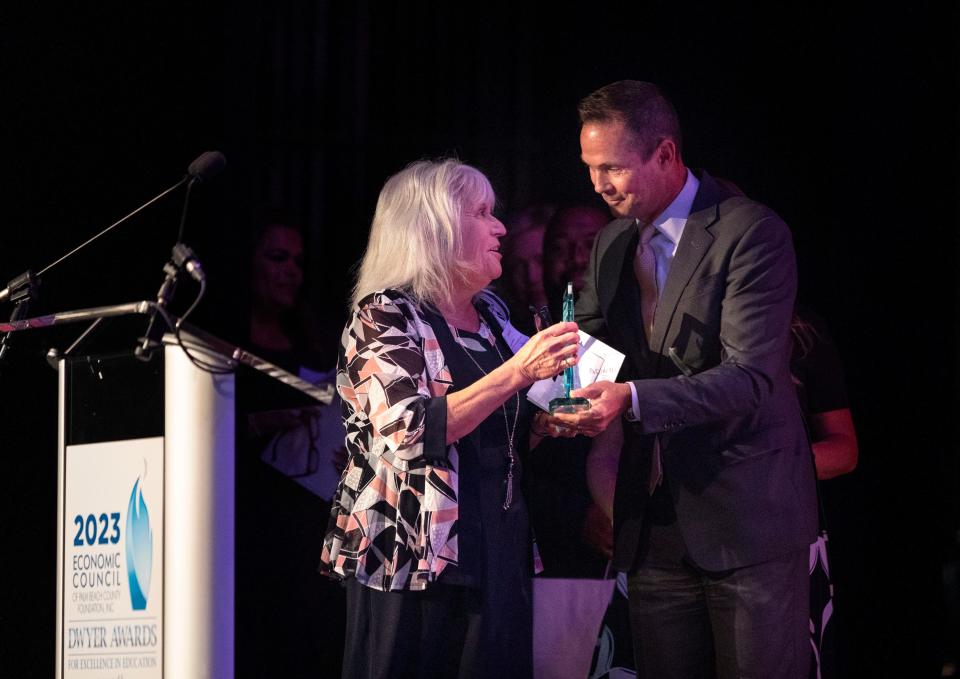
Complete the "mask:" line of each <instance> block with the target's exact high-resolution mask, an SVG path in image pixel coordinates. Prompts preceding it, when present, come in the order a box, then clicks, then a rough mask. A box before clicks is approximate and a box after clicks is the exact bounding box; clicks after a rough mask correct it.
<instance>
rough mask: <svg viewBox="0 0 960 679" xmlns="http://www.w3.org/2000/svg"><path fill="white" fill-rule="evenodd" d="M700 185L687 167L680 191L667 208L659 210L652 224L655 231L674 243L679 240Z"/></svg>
mask: <svg viewBox="0 0 960 679" xmlns="http://www.w3.org/2000/svg"><path fill="white" fill-rule="evenodd" d="M699 187H700V180H698V179H697V178H696V177H694V176H693V173H692V172H691V171H690V169H689V168H688V169H687V180H686V182H684V184H683V188H682V189H680V193H678V194H677V197H676V198H674V199H673V202H672V203H670V204H669V205H668V206H667V208H666V209H665V210H664V211H663V212H661V213H660V214H659V215H658V216H657V218H656V219H654V220H653V225H654V227H656V229H657V231H659V232H660V233H662V234H663V235H664V236H666V237H667V238H669V239H670V240H671V241H673V243H674V245H676V244H677V243H679V242H680V236H682V235H683V227H684V226H685V225H686V223H687V218H689V217H690V208H691V207H692V206H693V199H694V198H695V197H696V195H697V189H698V188H699Z"/></svg>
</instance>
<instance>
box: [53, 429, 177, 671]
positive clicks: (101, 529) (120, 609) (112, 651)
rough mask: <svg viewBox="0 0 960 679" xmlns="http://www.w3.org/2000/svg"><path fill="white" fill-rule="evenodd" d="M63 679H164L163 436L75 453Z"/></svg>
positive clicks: (70, 457)
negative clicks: (99, 678)
mask: <svg viewBox="0 0 960 679" xmlns="http://www.w3.org/2000/svg"><path fill="white" fill-rule="evenodd" d="M64 481H65V483H64V512H63V515H62V519H63V521H64V525H63V527H62V535H63V538H64V540H63V553H64V569H63V571H62V573H61V576H62V578H63V582H62V584H61V587H62V592H63V602H62V605H63V677H64V679H74V678H79V677H92V676H121V675H122V676H123V677H124V679H160V678H161V677H162V676H163V654H162V648H163V638H162V635H163V549H162V545H161V544H160V541H161V539H162V536H163V438H161V437H156V438H145V439H133V440H127V441H110V442H105V443H88V444H85V445H76V446H67V447H66V469H65V477H64Z"/></svg>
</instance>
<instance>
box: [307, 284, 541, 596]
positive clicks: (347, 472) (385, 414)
mask: <svg viewBox="0 0 960 679" xmlns="http://www.w3.org/2000/svg"><path fill="white" fill-rule="evenodd" d="M479 298H480V299H479V300H478V301H480V302H481V303H485V304H486V305H487V308H488V309H489V310H490V311H491V312H492V313H493V314H494V315H495V316H496V317H497V319H498V320H499V321H500V324H501V327H502V328H504V339H505V340H506V341H507V344H508V345H510V347H511V349H512V350H514V351H516V350H517V349H518V348H519V346H521V345H522V343H523V342H524V341H525V340H526V337H525V336H524V335H521V334H520V333H518V332H517V331H516V330H515V329H513V327H512V326H510V325H509V322H508V320H507V312H506V306H505V305H504V303H503V302H502V301H501V300H500V299H499V298H497V297H496V296H495V295H493V294H492V293H490V292H488V291H483V292H481V293H480V295H479ZM481 326H482V327H481V332H483V329H484V328H485V329H486V332H485V334H487V335H488V339H492V336H491V331H490V329H489V328H488V327H487V325H486V323H481ZM451 386H452V382H451V374H450V370H449V369H448V368H447V365H446V361H445V359H444V356H443V352H442V351H441V349H440V345H439V343H438V342H437V338H436V334H435V333H434V331H433V328H432V327H431V326H430V324H429V322H428V321H427V320H426V318H425V317H424V315H423V313H422V311H421V309H420V307H419V305H418V304H417V302H416V301H414V300H413V299H412V298H410V297H409V296H407V295H406V294H404V293H403V292H400V291H397V290H385V291H380V292H375V293H372V294H370V295H368V296H367V297H365V298H364V299H363V300H361V301H360V303H359V304H358V305H357V307H356V308H355V309H354V310H353V314H352V316H351V319H350V322H349V323H348V324H347V326H346V328H345V329H344V331H343V335H342V337H341V353H340V357H339V359H338V361H337V391H338V392H339V394H340V398H341V399H342V404H343V405H342V409H343V410H342V412H343V422H344V427H345V429H346V448H347V454H348V459H347V466H346V468H345V469H344V470H343V475H342V476H341V478H340V483H339V485H338V486H337V490H336V492H335V493H334V496H333V506H332V508H331V512H330V523H329V525H328V529H327V534H326V537H325V539H324V544H323V551H322V554H321V557H320V562H321V563H320V571H321V572H324V573H327V574H328V575H332V576H334V577H340V578H346V577H355V578H356V579H357V581H358V582H359V583H361V584H363V585H366V586H368V587H372V588H374V589H378V590H382V591H397V590H421V589H424V588H425V587H426V586H427V585H428V583H430V582H433V581H434V580H436V579H437V578H438V577H439V576H440V574H441V573H442V572H443V571H444V569H445V568H446V567H447V566H449V565H451V564H452V565H454V566H455V565H456V564H457V516H458V513H457V496H458V490H459V485H458V469H459V463H458V460H459V458H458V452H457V446H456V444H455V443H454V444H451V445H449V446H447V445H446V430H447V421H446V420H447V404H446V396H445V395H446V393H447V391H448V389H449V388H450V387H451Z"/></svg>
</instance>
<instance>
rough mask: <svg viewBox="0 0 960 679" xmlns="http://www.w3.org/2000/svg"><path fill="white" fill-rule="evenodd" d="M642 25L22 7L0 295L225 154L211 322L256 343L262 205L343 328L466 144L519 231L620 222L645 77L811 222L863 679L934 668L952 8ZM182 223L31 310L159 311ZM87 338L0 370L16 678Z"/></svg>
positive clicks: (947, 370)
mask: <svg viewBox="0 0 960 679" xmlns="http://www.w3.org/2000/svg"><path fill="white" fill-rule="evenodd" d="M633 4H635V5H636V7H635V8H634V9H633V10H632V11H631V12H630V13H628V14H623V13H622V8H621V7H618V6H615V5H604V4H601V3H590V4H589V5H584V6H582V7H578V8H570V9H561V6H560V5H544V6H541V7H537V6H526V5H522V4H521V3H513V5H512V6H507V7H503V6H494V5H488V4H465V5H457V6H454V5H452V4H451V5H448V4H441V3H436V4H434V3H419V4H416V5H415V6H408V7H401V6H399V4H392V3H390V4H387V3H375V2H369V1H363V2H361V1H358V2H351V3H331V2H318V3H303V2H293V1H287V2H282V1H280V2H275V3H273V4H272V5H271V6H270V7H269V8H266V7H263V8H259V9H258V8H256V7H255V6H253V5H246V4H242V5H239V6H234V5H231V4H228V3H186V2H176V1H172V2H164V3H156V2H145V3H133V5H135V6H129V7H128V6H120V5H119V4H118V5H117V6H115V7H105V6H103V5H102V4H100V3H91V4H89V5H86V6H74V7H73V8H72V9H69V10H63V9H60V10H56V11H54V10H53V9H52V8H51V7H49V6H45V7H42V8H40V7H38V8H37V9H35V10H10V9H6V8H5V9H3V10H2V12H3V16H2V17H0V19H2V21H0V38H2V43H0V45H2V53H0V59H2V60H0V64H2V67H0V92H2V95H0V97H2V98H0V102H2V103H0V111H2V114H0V115H2V117H0V123H2V124H0V148H2V149H3V156H2V161H0V162H2V166H3V173H4V174H3V182H2V187H0V192H2V193H0V196H2V203H0V210H2V212H0V228H2V234H3V236H2V240H0V279H2V281H4V282H5V281H6V280H8V279H9V278H12V277H13V276H15V275H17V274H19V273H22V272H23V271H24V270H25V269H27V268H32V269H33V270H35V271H36V270H39V269H41V268H43V267H44V266H46V265H47V264H49V263H50V262H52V261H53V260H55V259H56V258H57V257H59V256H60V255H61V254H63V253H65V252H67V251H68V250H70V249H71V248H73V247H74V246H76V245H78V244H79V243H80V242H82V241H83V240H85V239H86V238H87V237H89V236H91V235H93V234H94V233H96V232H97V231H99V230H100V229H102V228H104V227H105V226H107V225H109V224H110V223H112V222H113V221H115V220H116V219H118V218H119V217H121V216H122V215H124V214H126V213H127V212H129V211H131V210H132V209H134V208H135V207H137V206H138V205H140V204H141V203H143V202H145V201H146V200H147V199H149V198H150V197H152V196H153V195H155V194H157V193H159V192H160V191H161V190H162V189H164V188H166V187H167V186H170V185H172V184H173V183H174V182H176V181H177V180H178V179H179V178H180V177H181V176H182V173H183V171H184V170H185V168H186V166H187V164H188V163H189V162H190V161H191V160H192V159H193V158H194V157H195V156H197V155H198V154H199V153H200V152H202V151H205V150H208V149H219V150H221V151H222V152H223V153H224V154H225V155H226V157H227V159H228V167H227V169H226V171H225V172H224V173H223V175H222V176H221V177H219V178H218V179H217V180H216V181H215V182H213V183H211V184H209V185H207V186H203V187H201V189H199V190H198V191H196V192H195V195H194V199H193V202H192V206H191V212H190V217H189V220H188V223H187V229H186V237H185V241H186V242H187V243H189V244H190V245H191V246H193V248H194V249H195V250H196V251H197V253H198V255H199V257H200V258H201V260H202V261H203V263H204V265H205V267H206V269H207V271H208V274H209V278H210V291H209V297H208V299H207V301H206V302H204V304H203V306H202V307H201V308H200V309H199V310H198V312H197V317H196V320H197V322H198V323H199V324H200V325H202V326H204V327H207V328H209V329H210V330H213V331H215V332H220V333H222V334H225V335H230V334H231V333H232V332H235V329H236V328H237V327H242V322H238V320H237V319H242V318H243V314H244V309H245V307H246V299H247V292H246V280H245V278H246V276H245V273H246V268H247V253H248V250H249V234H250V230H251V228H252V226H253V222H254V217H253V215H254V214H256V210H257V209H258V208H259V207H261V206H263V205H265V204H275V205H282V206H284V207H285V208H286V209H287V210H288V211H289V212H290V213H291V214H292V215H293V216H294V218H295V219H296V220H297V221H298V222H299V223H300V224H301V225H302V226H303V227H304V229H305V230H306V233H307V238H308V258H309V262H308V267H307V268H308V285H309V290H310V296H311V299H312V301H313V303H314V307H315V308H316V310H317V311H318V312H319V313H320V314H321V315H323V316H325V317H327V318H329V319H330V322H331V323H332V324H341V323H342V320H343V318H344V308H345V298H346V294H347V290H348V287H349V275H350V267H351V265H352V264H353V263H354V262H355V261H356V260H357V259H358V257H359V256H360V254H361V252H362V247H363V244H364V242H365V239H366V233H367V227H368V224H369V220H370V217H371V215H372V212H373V207H374V204H375V200H376V195H377V193H378V191H379V188H380V186H381V185H382V183H383V181H384V180H385V179H386V177H387V176H388V175H389V174H391V173H392V172H394V171H396V170H398V169H400V168H401V167H403V166H404V165H405V164H406V163H407V162H409V161H411V160H414V159H416V158H419V157H425V156H438V155H447V154H456V155H458V156H459V157H460V158H461V159H462V160H464V161H466V162H469V163H471V164H474V165H476V166H478V167H479V168H481V169H482V170H483V171H485V172H486V173H487V174H488V176H489V177H490V178H491V180H492V182H493V184H494V186H495V188H496V189H497V191H498V198H499V202H500V209H501V213H502V215H507V214H509V213H510V212H511V211H512V210H515V209H517V208H520V207H523V206H525V205H528V204H530V203H533V202H538V201H549V202H556V203H578V202H586V203H589V204H595V205H599V204H600V203H599V200H598V199H597V198H596V197H595V196H594V195H593V193H592V190H591V188H590V185H589V183H588V181H587V177H586V173H585V172H584V170H583V169H582V168H581V166H580V162H579V157H578V156H579V147H578V136H577V135H578V125H577V122H576V112H575V107H576V103H577V101H578V100H579V99H580V98H581V97H582V96H584V95H585V94H587V93H589V92H590V91H592V90H593V89H595V88H597V87H599V86H601V85H604V84H606V83H608V82H611V81H614V80H618V79H621V78H636V79H643V80H651V81H653V82H656V83H658V84H660V85H661V86H662V87H663V88H664V89H665V90H666V91H667V93H668V94H669V95H670V96H671V97H672V98H673V99H674V101H675V103H676V106H677V109H678V111H679V114H680V118H681V122H682V124H683V127H684V132H685V149H684V150H685V159H686V161H687V163H688V165H690V166H693V167H705V168H707V169H709V170H710V171H711V172H712V173H713V174H715V175H719V176H723V177H727V178H729V179H731V180H733V181H735V182H736V183H737V184H739V185H740V186H741V187H742V188H743V189H744V190H745V191H746V192H747V193H748V194H749V195H751V196H753V197H755V198H757V199H759V200H761V201H763V202H765V203H767V204H769V205H771V206H772V207H773V208H774V209H776V210H777V211H778V212H779V213H780V214H781V216H783V217H784V219H785V220H786V221H787V223H788V224H790V225H791V227H792V228H793V231H794V237H795V241H796V245H797V251H798V257H799V263H800V272H801V295H802V298H803V300H804V301H805V302H806V303H808V304H810V305H811V306H813V307H814V308H815V309H817V310H818V311H819V313H820V315H821V316H823V317H824V318H825V319H826V321H827V323H828V324H829V326H830V328H831V330H832V333H833V335H834V338H835V340H836V342H837V344H838V346H839V349H840V351H841V354H842V356H843V358H844V363H845V368H846V378H847V383H848V387H849V391H850V399H851V405H852V409H853V413H854V418H855V422H856V424H857V429H858V434H859V437H860V451H861V453H860V455H861V456H860V465H859V467H858V469H857V471H856V472H854V473H853V474H852V475H850V476H849V477H847V478H843V479H838V480H836V481H833V482H831V483H830V484H828V486H829V487H828V488H827V489H826V492H827V494H828V500H829V510H830V514H831V516H829V517H828V520H829V521H830V523H831V528H832V539H831V547H832V548H834V549H835V562H836V563H835V565H834V569H835V573H834V574H835V577H836V579H837V588H838V589H837V606H838V611H837V615H838V622H839V628H838V629H839V634H840V644H841V653H842V659H843V662H844V666H845V668H846V675H847V676H864V677H867V676H870V677H872V676H877V677H879V676H915V677H921V676H939V671H940V665H941V662H942V657H941V653H942V648H943V647H944V642H943V640H942V638H941V637H942V636H943V635H944V634H945V632H944V623H943V621H944V613H943V608H942V602H943V596H942V593H941V567H942V564H943V563H944V561H945V560H946V559H948V558H951V557H952V558H954V559H955V558H956V550H957V547H956V531H957V523H958V509H957V506H958V505H957V503H958V500H957V497H958V472H957V469H958V465H957V457H956V449H957V433H958V432H957V401H956V397H955V391H956V389H955V388H956V385H957V382H958V380H957V376H958V375H957V362H956V357H957V319H958V314H957V311H958V309H957V300H958V296H957V290H958V279H957V269H956V263H957V262H956V259H957V253H958V240H957V227H958V223H957V217H958V210H957V200H956V197H957V188H958V186H957V184H958V182H957V179H958V177H957V171H956V161H957V151H958V145H957V120H958V108H957V105H956V96H955V95H956V92H957V88H958V68H957V66H958V61H957V38H958V30H957V29H958V21H957V18H958V17H957V13H956V11H955V10H954V11H952V12H951V11H942V12H941V11H939V10H938V11H936V12H935V11H934V10H932V9H927V8H926V6H925V5H924V4H923V3H920V4H918V5H912V6H910V7H907V6H906V5H903V6H898V7H895V8H891V9H880V8H879V5H875V6H867V7H865V8H863V9H856V8H846V9H844V8H838V7H831V6H828V5H826V4H822V5H821V4H818V3H815V4H812V5H811V4H808V3H805V4H802V5H795V6H794V7H795V9H787V8H780V9H777V10H770V9H767V10H757V9H756V8H753V9H751V10H750V11H746V10H741V11H731V10H729V9H727V10H723V11H721V10H719V9H716V8H711V9H707V8H700V7H695V6H692V5H683V6H678V5H677V3H633ZM932 4H933V3H931V5H932ZM181 206H182V194H181V193H178V194H176V195H175V196H172V197H170V198H169V199H167V200H166V201H164V202H163V203H162V204H158V205H157V206H154V207H152V208H151V209H149V211H146V212H145V213H143V214H142V215H140V216H138V217H137V218H135V220H133V221H132V222H130V223H128V224H125V225H123V226H121V227H119V228H118V229H117V230H115V231H114V232H112V233H111V234H110V235H109V236H107V237H106V238H104V239H103V240H102V241H100V242H98V243H96V244H95V245H93V246H92V247H91V248H89V249H88V250H86V251H84V252H82V253H81V254H79V255H77V256H76V257H74V258H73V259H71V260H69V261H68V262H66V263H64V264H62V265H60V266H58V267H56V268H54V269H53V270H51V271H50V272H48V273H47V274H46V275H45V276H44V277H43V285H42V288H41V297H40V302H39V304H38V305H37V306H36V307H35V309H34V311H35V312H36V313H49V312H53V311H59V310H65V309H71V308H79V307H90V306H96V305H100V304H111V303H119V302H125V301H132V300H138V299H142V298H151V297H153V296H154V294H155V293H156V289H157V287H158V286H159V284H160V282H161V281H162V278H163V274H162V271H161V268H162V265H163V263H164V262H165V261H166V260H167V258H168V256H169V248H170V246H172V245H173V243H174V241H175V239H176V234H177V226H178V220H179V211H180V208H181ZM192 293H193V290H192V289H187V286H186V285H184V287H183V289H182V290H181V291H180V294H179V295H178V297H177V301H176V302H175V305H174V306H175V310H176V309H178V308H180V309H182V307H183V306H184V305H185V304H186V303H187V302H189V300H190V298H191V297H192ZM9 313H10V306H9V304H4V305H0V314H3V316H4V317H7V315H8V314H9ZM139 330H142V328H141V329H139ZM78 332H79V328H70V329H68V330H66V331H62V330H48V331H38V332H33V333H29V334H21V335H19V336H17V337H16V338H15V340H14V341H15V344H14V352H13V353H12V355H11V360H10V363H9V364H8V365H7V366H5V367H4V368H3V373H2V377H0V380H2V381H0V391H2V401H0V406H2V410H0V412H2V413H3V415H2V418H3V419H2V431H0V453H2V454H0V474H2V478H3V479H4V481H5V484H4V485H5V490H4V492H3V493H2V495H3V501H2V505H0V511H2V519H0V522H2V523H0V530H2V533H0V545H2V546H3V547H2V549H3V552H2V554H3V556H2V557H0V563H2V567H0V568H2V571H0V575H2V578H0V583H2V584H3V586H4V592H5V593H4V596H3V604H2V605H0V622H2V628H0V666H2V667H3V672H2V673H3V674H4V675H5V676H7V675H8V676H49V675H52V670H53V652H54V599H55V578H54V571H55V554H56V551H55V548H56V544H55V543H56V524H55V505H56V492H55V490H56V485H55V484H56V379H55V373H54V372H53V371H52V370H50V369H49V368H48V367H47V366H46V364H45V362H44V361H43V359H42V356H43V353H44V352H45V351H46V349H47V348H48V347H50V346H57V347H59V348H60V349H63V348H64V347H65V346H66V345H67V344H69V342H70V340H71V339H72V338H73V337H74V336H75V335H76V334H77V333H78ZM129 332H130V329H124V328H117V329H115V330H114V331H112V334H111V332H107V333H106V337H105V339H104V341H108V342H109V341H113V342H116V343H118V344H117V346H126V345H127V344H129V343H130V337H131V335H129ZM134 336H135V335H134ZM318 615H322V614H320V613H318ZM329 624H331V625H334V624H338V621H335V620H330V621H329ZM951 641H952V642H953V643H954V645H955V644H956V640H955V639H952V640H951ZM901 668H902V670H901ZM902 672H906V674H903V673H902ZM317 676H324V673H323V672H322V670H321V669H318V673H317Z"/></svg>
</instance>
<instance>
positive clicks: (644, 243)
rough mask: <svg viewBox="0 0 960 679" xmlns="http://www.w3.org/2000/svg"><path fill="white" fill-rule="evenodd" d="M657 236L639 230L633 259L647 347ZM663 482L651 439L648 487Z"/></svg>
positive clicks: (649, 229) (656, 293)
mask: <svg viewBox="0 0 960 679" xmlns="http://www.w3.org/2000/svg"><path fill="white" fill-rule="evenodd" d="M655 235H657V230H656V228H655V227H654V226H653V224H644V225H643V227H642V228H641V229H640V243H639V244H638V245H637V254H636V256H634V258H633V272H634V274H635V275H636V277H637V282H638V283H639V284H640V314H641V316H642V317H643V330H644V332H645V333H646V335H647V343H648V345H649V342H650V338H651V337H652V336H653V319H654V316H655V315H656V312H657V300H658V299H659V298H660V290H659V288H658V286H657V258H656V256H655V255H654V252H653V246H652V245H651V244H650V241H651V240H653V237H654V236H655ZM651 348H652V347H651ZM662 480H663V462H662V460H661V459H660V437H658V436H654V438H653V456H652V458H651V460H650V486H649V488H648V490H649V491H650V494H651V495H653V491H654V490H656V488H657V486H658V485H660V482H661V481H662Z"/></svg>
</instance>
